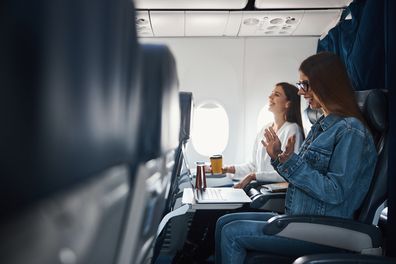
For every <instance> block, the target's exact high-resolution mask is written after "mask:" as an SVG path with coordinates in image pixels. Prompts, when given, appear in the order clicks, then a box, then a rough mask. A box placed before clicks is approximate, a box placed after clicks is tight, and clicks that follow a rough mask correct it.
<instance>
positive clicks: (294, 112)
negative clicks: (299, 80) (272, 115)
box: [275, 82, 303, 129]
mask: <svg viewBox="0 0 396 264" xmlns="http://www.w3.org/2000/svg"><path fill="white" fill-rule="evenodd" d="M275 86H280V87H282V89H283V92H284V93H285V95H286V98H287V100H288V101H289V108H287V111H286V121H288V122H293V123H297V124H298V125H299V126H300V127H301V129H302V128H303V125H302V119H301V108H300V101H301V99H300V96H299V95H298V94H297V93H298V88H297V87H296V86H294V85H292V84H290V83H287V82H280V83H277V84H276V85H275Z"/></svg>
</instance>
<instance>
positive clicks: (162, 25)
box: [150, 11, 184, 37]
mask: <svg viewBox="0 0 396 264" xmlns="http://www.w3.org/2000/svg"><path fill="white" fill-rule="evenodd" d="M150 18H151V26H152V28H153V34H154V37H183V36H184V11H150Z"/></svg>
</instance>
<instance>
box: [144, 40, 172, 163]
mask: <svg viewBox="0 0 396 264" xmlns="http://www.w3.org/2000/svg"><path fill="white" fill-rule="evenodd" d="M142 55H143V56H142V64H143V93H142V102H141V103H142V109H143V115H144V118H143V119H142V123H141V125H140V129H141V131H142V133H143V134H142V138H141V142H140V143H141V146H140V149H141V150H140V156H141V157H142V159H143V160H145V161H147V160H150V159H154V158H157V157H159V156H160V155H162V154H163V153H165V152H167V151H169V150H171V149H175V148H176V147H177V146H178V143H179V138H178V136H179V131H180V106H179V96H178V94H179V91H178V79H177V73H176V62H175V59H174V57H173V55H172V53H171V51H170V50H169V48H168V47H167V46H164V45H154V44H145V45H142Z"/></svg>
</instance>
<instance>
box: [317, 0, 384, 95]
mask: <svg viewBox="0 0 396 264" xmlns="http://www.w3.org/2000/svg"><path fill="white" fill-rule="evenodd" d="M348 14H350V15H351V16H352V19H345V18H346V17H347V15H348ZM384 38H385V35H384V1H381V0H366V1H357V0H355V1H354V2H352V3H351V4H350V5H349V6H348V7H347V8H346V9H345V10H344V12H343V13H342V16H341V19H340V22H339V23H338V25H337V26H336V27H334V28H333V29H331V30H330V31H329V33H328V35H327V36H326V37H325V38H324V39H322V40H320V41H319V44H318V50H317V51H318V52H320V51H332V52H334V53H336V54H338V55H339V56H340V57H341V58H342V60H343V61H344V63H345V65H346V67H347V70H348V74H349V77H350V78H351V80H352V84H353V87H354V89H355V90H367V89H384V88H385V49H384V47H385V46H384V45H385V42H384Z"/></svg>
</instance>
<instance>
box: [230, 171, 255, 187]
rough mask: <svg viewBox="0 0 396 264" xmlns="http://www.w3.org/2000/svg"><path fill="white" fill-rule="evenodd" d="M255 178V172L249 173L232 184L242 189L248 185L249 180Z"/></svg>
mask: <svg viewBox="0 0 396 264" xmlns="http://www.w3.org/2000/svg"><path fill="white" fill-rule="evenodd" d="M254 180H256V174H255V173H250V174H248V175H246V176H245V177H244V178H243V179H241V180H240V181H239V182H238V183H237V184H235V185H234V188H235V189H243V188H245V187H246V185H248V184H249V183H250V182H251V181H254Z"/></svg>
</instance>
